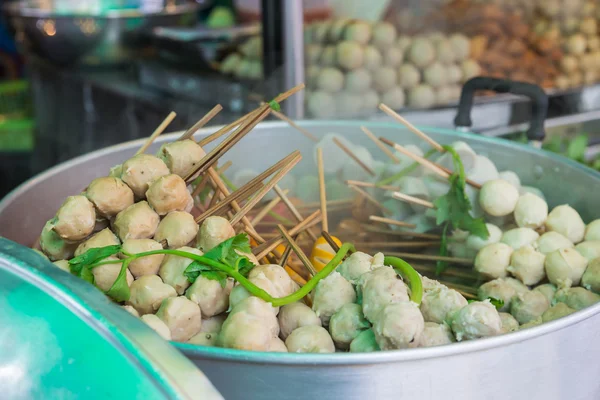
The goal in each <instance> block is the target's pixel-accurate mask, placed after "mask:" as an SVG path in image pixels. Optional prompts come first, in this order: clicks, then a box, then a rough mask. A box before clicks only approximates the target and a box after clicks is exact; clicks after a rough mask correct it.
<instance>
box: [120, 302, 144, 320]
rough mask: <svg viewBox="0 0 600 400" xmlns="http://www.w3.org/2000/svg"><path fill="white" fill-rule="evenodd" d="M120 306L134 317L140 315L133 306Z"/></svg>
mask: <svg viewBox="0 0 600 400" xmlns="http://www.w3.org/2000/svg"><path fill="white" fill-rule="evenodd" d="M121 308H122V309H123V310H125V311H127V312H128V313H129V314H131V315H133V316H134V317H137V318H139V317H140V313H139V312H137V310H136V309H135V308H133V307H132V306H129V305H125V306H121Z"/></svg>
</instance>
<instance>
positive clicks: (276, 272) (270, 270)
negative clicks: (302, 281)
mask: <svg viewBox="0 0 600 400" xmlns="http://www.w3.org/2000/svg"><path fill="white" fill-rule="evenodd" d="M260 274H264V276H265V277H266V278H267V279H268V280H270V281H271V283H272V284H273V287H274V288H275V289H276V293H273V294H272V295H273V296H276V297H285V296H289V295H290V294H292V293H294V292H295V291H296V290H297V285H296V283H295V282H294V281H293V280H292V278H290V276H289V275H288V273H287V272H286V271H285V269H284V268H283V267H281V266H280V265H277V264H268V265H257V266H256V267H254V268H253V269H252V270H251V271H250V273H249V274H248V278H249V279H252V278H254V277H257V276H259V275H260Z"/></svg>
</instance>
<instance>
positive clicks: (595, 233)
mask: <svg viewBox="0 0 600 400" xmlns="http://www.w3.org/2000/svg"><path fill="white" fill-rule="evenodd" d="M584 239H585V240H600V219H596V220H594V221H592V222H590V223H589V224H588V225H587V226H586V228H585V236H584Z"/></svg>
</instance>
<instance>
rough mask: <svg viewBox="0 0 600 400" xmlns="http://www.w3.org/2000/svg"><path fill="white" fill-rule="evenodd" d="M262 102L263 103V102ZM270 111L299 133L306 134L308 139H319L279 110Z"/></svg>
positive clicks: (315, 140)
mask: <svg viewBox="0 0 600 400" xmlns="http://www.w3.org/2000/svg"><path fill="white" fill-rule="evenodd" d="M262 104H264V102H263V103H262ZM271 113H272V114H273V115H274V116H276V117H277V118H279V119H280V120H282V121H285V122H287V123H288V124H289V125H290V126H291V127H292V128H295V129H296V130H297V131H298V132H300V133H301V134H303V135H304V136H306V137H307V138H308V139H310V140H312V141H313V142H315V143H317V142H318V141H319V139H317V137H316V136H315V135H313V134H312V133H310V132H309V131H307V130H306V129H304V128H303V127H301V126H300V125H298V124H297V123H295V122H294V121H292V120H291V119H290V118H289V117H288V116H287V115H285V114H284V113H281V112H279V111H275V110H271Z"/></svg>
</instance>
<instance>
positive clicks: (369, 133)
mask: <svg viewBox="0 0 600 400" xmlns="http://www.w3.org/2000/svg"><path fill="white" fill-rule="evenodd" d="M360 129H362V131H363V132H364V133H365V135H367V137H368V138H369V139H371V140H372V141H373V143H375V144H376V145H377V147H379V150H381V151H383V152H384V153H385V155H386V156H388V157H389V158H390V159H391V160H392V161H393V162H394V163H396V164H400V159H399V158H398V157H396V156H395V155H394V153H392V152H391V151H390V149H388V148H387V147H385V145H384V144H383V143H381V140H379V139H377V137H376V136H375V135H374V134H373V132H371V131H370V130H368V129H367V128H366V127H364V126H361V127H360Z"/></svg>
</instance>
